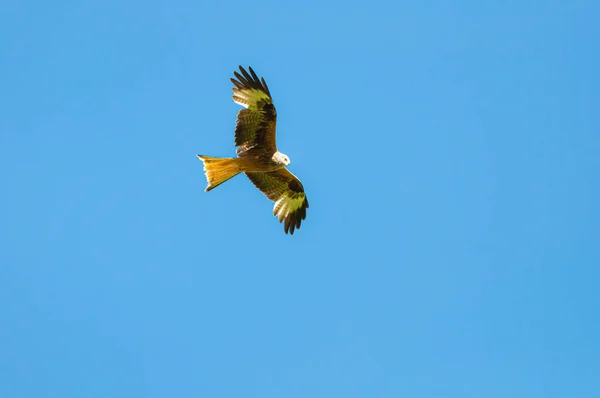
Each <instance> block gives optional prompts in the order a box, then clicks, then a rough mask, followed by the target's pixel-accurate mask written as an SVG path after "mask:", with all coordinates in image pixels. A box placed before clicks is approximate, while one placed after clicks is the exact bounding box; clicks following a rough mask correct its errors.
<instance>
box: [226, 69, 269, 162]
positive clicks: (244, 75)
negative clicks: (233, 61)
mask: <svg viewBox="0 0 600 398" xmlns="http://www.w3.org/2000/svg"><path fill="white" fill-rule="evenodd" d="M248 70H249V71H250V73H248V72H246V70H245V69H244V68H243V67H241V66H240V72H241V74H240V73H238V72H233V74H234V75H235V77H236V79H237V80H236V79H233V78H232V79H231V82H232V83H233V84H234V85H235V87H234V88H233V97H232V98H233V101H234V102H235V103H236V104H239V105H241V106H243V107H244V108H246V109H242V110H241V111H239V113H238V116H237V121H236V127H235V146H237V147H238V148H237V150H236V152H237V153H238V154H242V153H244V152H246V151H249V150H251V149H255V150H258V151H266V152H269V153H273V152H275V151H277V145H276V144H275V126H276V123H277V112H276V110H275V106H274V105H273V99H272V98H271V93H269V88H268V87H267V83H266V82H265V79H263V78H260V79H259V78H258V76H257V75H256V73H254V70H252V68H250V67H248Z"/></svg>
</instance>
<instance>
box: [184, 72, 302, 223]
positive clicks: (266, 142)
mask: <svg viewBox="0 0 600 398" xmlns="http://www.w3.org/2000/svg"><path fill="white" fill-rule="evenodd" d="M239 69H240V71H239V73H238V72H237V71H234V72H233V74H234V76H235V79H234V78H231V79H230V80H231V82H232V83H233V85H234V86H235V87H233V96H232V98H233V101H234V102H235V103H236V104H238V105H241V106H242V107H243V108H244V109H241V110H240V111H239V112H238V115H237V120H236V126H235V133H234V136H235V146H236V147H237V148H236V155H237V157H235V158H219V157H212V156H204V155H196V156H197V157H198V159H200V160H201V161H202V162H203V164H204V172H205V175H206V180H207V182H208V185H207V186H206V189H205V191H207V192H208V191H211V190H213V189H214V188H216V187H218V186H219V185H221V184H222V183H224V182H225V181H227V180H229V179H231V178H233V177H235V176H236V175H238V174H240V173H244V174H245V175H246V176H247V177H248V178H249V179H250V181H251V182H252V183H253V184H254V186H255V187H256V188H258V189H259V190H260V191H261V192H262V193H263V194H264V195H265V196H266V197H267V198H268V199H269V200H271V201H273V202H275V205H274V207H273V215H274V216H276V217H278V219H279V222H280V223H283V229H284V232H285V233H286V234H287V233H288V232H289V233H290V234H291V235H293V234H294V230H296V229H299V228H300V225H301V223H302V220H304V219H306V209H308V199H307V198H306V194H305V193H304V187H303V185H302V183H301V182H300V180H299V179H298V177H296V176H295V175H294V174H292V173H291V172H290V171H289V170H288V169H287V166H289V165H290V158H289V157H288V156H287V155H286V154H284V153H282V152H279V150H278V149H277V145H276V142H275V135H276V134H275V130H276V124H277V111H276V110H275V106H274V105H273V98H272V97H271V93H270V92H269V88H268V86H267V83H266V82H265V79H264V78H263V77H261V78H260V79H259V78H258V76H257V75H256V73H255V72H254V70H253V69H252V67H248V71H249V73H248V72H247V71H246V70H245V69H244V68H243V67H242V66H241V65H240V66H239Z"/></svg>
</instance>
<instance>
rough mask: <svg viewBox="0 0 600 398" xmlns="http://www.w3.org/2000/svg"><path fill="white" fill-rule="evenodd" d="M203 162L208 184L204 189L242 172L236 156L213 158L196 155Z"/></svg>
mask: <svg viewBox="0 0 600 398" xmlns="http://www.w3.org/2000/svg"><path fill="white" fill-rule="evenodd" d="M196 156H198V159H200V160H201V161H202V162H203V163H204V171H205V174H206V180H207V181H208V185H207V186H206V191H207V192H208V191H210V190H211V189H213V188H216V187H218V186H219V185H221V184H223V183H224V182H225V181H227V180H229V179H230V178H233V177H235V176H236V175H238V174H239V173H241V172H242V169H241V167H240V166H239V164H238V160H239V159H237V158H213V157H211V156H202V155H196Z"/></svg>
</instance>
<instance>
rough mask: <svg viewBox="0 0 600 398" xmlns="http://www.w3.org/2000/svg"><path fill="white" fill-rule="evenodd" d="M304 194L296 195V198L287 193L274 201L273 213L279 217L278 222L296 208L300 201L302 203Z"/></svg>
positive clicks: (298, 206)
mask: <svg viewBox="0 0 600 398" xmlns="http://www.w3.org/2000/svg"><path fill="white" fill-rule="evenodd" d="M304 200H305V195H298V197H297V198H292V197H289V196H287V195H283V196H282V197H281V198H279V200H278V201H277V202H275V206H274V207H273V215H274V216H277V217H278V218H279V222H281V221H282V220H283V219H284V218H286V217H287V216H288V215H289V214H290V213H292V212H294V211H295V210H298V209H299V208H300V206H302V203H304Z"/></svg>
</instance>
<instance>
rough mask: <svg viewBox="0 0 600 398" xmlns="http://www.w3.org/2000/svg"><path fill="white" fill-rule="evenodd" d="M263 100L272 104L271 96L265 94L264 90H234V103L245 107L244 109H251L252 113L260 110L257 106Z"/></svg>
mask: <svg viewBox="0 0 600 398" xmlns="http://www.w3.org/2000/svg"><path fill="white" fill-rule="evenodd" d="M261 100H267V101H269V102H271V97H269V94H267V93H265V92H264V91H262V90H257V89H254V88H252V89H247V88H244V89H238V88H234V89H233V101H234V102H235V103H236V104H239V105H241V106H243V107H244V108H247V109H250V110H252V111H256V110H258V107H257V106H256V105H257V104H258V103H259V102H260V101H261Z"/></svg>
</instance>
